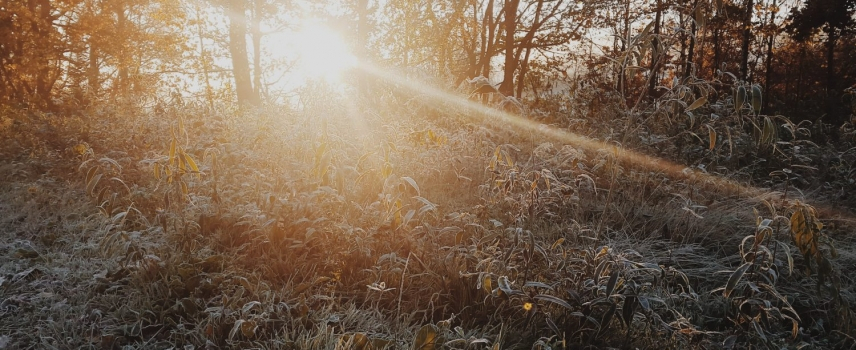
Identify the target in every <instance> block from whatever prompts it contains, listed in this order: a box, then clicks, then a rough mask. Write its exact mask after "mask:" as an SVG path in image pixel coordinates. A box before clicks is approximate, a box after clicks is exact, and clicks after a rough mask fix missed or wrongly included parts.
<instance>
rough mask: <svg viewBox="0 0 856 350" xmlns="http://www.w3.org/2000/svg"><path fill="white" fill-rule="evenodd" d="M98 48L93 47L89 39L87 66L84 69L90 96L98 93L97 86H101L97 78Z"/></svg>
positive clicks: (93, 44)
mask: <svg viewBox="0 0 856 350" xmlns="http://www.w3.org/2000/svg"><path fill="white" fill-rule="evenodd" d="M98 75H99V72H98V49H97V48H96V47H95V43H93V42H92V40H91V39H90V41H89V67H88V69H87V71H86V80H87V83H88V84H89V93H90V94H92V96H93V97H94V96H96V95H97V94H98V88H100V87H101V82H100V81H99V79H98Z"/></svg>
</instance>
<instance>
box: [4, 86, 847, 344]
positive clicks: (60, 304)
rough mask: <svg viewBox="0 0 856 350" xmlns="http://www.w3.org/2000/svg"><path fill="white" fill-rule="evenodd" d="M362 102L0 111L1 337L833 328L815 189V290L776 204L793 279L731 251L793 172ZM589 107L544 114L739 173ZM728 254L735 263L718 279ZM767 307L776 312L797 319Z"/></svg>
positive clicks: (536, 340) (707, 337)
mask: <svg viewBox="0 0 856 350" xmlns="http://www.w3.org/2000/svg"><path fill="white" fill-rule="evenodd" d="M327 97H329V96H327ZM376 100H379V101H381V102H378V101H375V102H372V103H356V102H348V100H346V99H342V100H341V101H338V100H337V101H327V100H320V99H319V100H316V101H314V102H313V103H307V107H306V108H305V109H304V110H301V111H290V110H283V109H274V108H270V109H265V110H260V111H256V112H251V113H238V112H235V111H230V110H220V111H210V110H203V109H196V108H192V107H185V106H175V107H173V108H170V109H169V110H167V111H166V112H165V113H164V114H162V115H154V114H152V113H148V112H136V113H130V112H128V111H117V110H110V109H104V110H100V111H89V112H87V113H86V114H85V115H87V116H88V117H87V118H74V117H62V118H61V117H55V116H54V117H51V116H41V115H31V114H26V113H23V112H20V113H18V112H16V113H10V114H9V117H8V118H9V119H10V120H13V122H11V123H4V124H2V125H4V129H2V130H0V133H2V134H3V137H8V138H7V139H8V140H9V141H8V142H4V144H3V145H2V147H3V148H2V149H0V150H2V152H3V154H4V156H3V158H2V159H3V162H2V164H0V176H2V178H3V179H6V180H5V181H3V182H2V184H0V185H2V191H0V193H2V200H0V230H2V232H3V236H4V237H3V240H2V242H4V243H3V245H2V249H0V254H2V258H0V259H2V260H0V261H2V272H0V278H2V280H0V282H2V283H0V291H2V307H0V313H2V314H0V316H2V317H0V344H3V346H5V347H7V348H59V349H64V348H95V349H112V348H139V349H149V348H170V347H189V346H193V347H195V348H272V349H277V348H284V349H340V348H358V349H370V348H382V347H384V346H388V347H391V348H411V346H413V345H414V343H417V344H425V342H426V340H425V339H426V338H430V337H432V336H436V337H437V338H438V339H439V340H440V341H441V342H439V343H438V346H437V348H440V345H439V344H442V347H443V348H454V349H471V348H503V349H504V348H563V347H566V348H602V347H613V348H654V347H660V348H671V349H685V348H699V349H701V348H729V346H730V345H733V344H736V347H737V348H743V347H761V348H764V347H776V348H781V347H794V348H795V347H802V346H810V347H815V348H829V347H838V348H848V347H852V346H853V345H854V342H853V338H852V337H853V336H854V333H853V329H854V328H853V321H852V318H848V317H851V315H852V311H853V310H852V308H851V307H850V306H848V305H854V302H856V296H854V295H853V292H852V286H853V280H852V278H851V277H849V276H847V273H846V271H847V270H848V269H849V268H850V266H853V263H854V256H853V253H852V251H853V249H852V247H853V244H854V239H853V238H852V237H851V236H850V235H847V234H845V233H844V232H847V230H848V229H849V227H851V226H850V224H849V223H848V221H847V220H846V218H848V217H852V216H851V214H850V212H849V210H847V209H842V208H840V207H839V208H835V211H832V210H831V209H828V208H827V207H826V206H824V205H820V204H818V205H817V206H818V208H819V212H820V216H821V217H820V218H821V219H823V220H825V221H826V222H827V223H829V224H832V225H827V228H826V229H825V231H823V232H826V233H827V234H828V236H830V237H831V238H832V239H833V240H834V241H835V245H836V247H837V248H838V251H839V252H840V257H839V258H838V259H832V260H830V261H831V262H832V263H831V264H832V265H831V266H832V267H833V269H832V270H830V271H827V274H826V275H825V276H826V277H827V282H831V283H826V284H825V285H824V286H823V288H821V289H822V293H817V292H816V290H817V289H818V288H817V281H818V279H817V276H818V275H817V272H813V273H811V274H806V273H805V272H803V266H805V262H804V261H803V258H802V256H800V254H799V253H798V250H797V248H796V247H795V246H793V243H792V242H791V239H790V233H789V231H788V225H787V224H786V223H785V222H786V218H785V219H784V221H782V220H783V219H777V220H779V221H776V222H778V223H779V225H775V224H774V225H772V227H773V228H771V230H773V231H771V232H773V234H772V235H770V236H767V237H768V238H767V239H765V240H763V241H762V242H761V243H760V244H761V245H763V246H764V247H763V248H757V249H766V247H768V246H769V247H770V248H771V249H770V250H771V251H772V250H773V249H776V248H774V247H775V246H780V245H781V244H779V243H777V242H782V244H784V245H789V246H790V247H791V248H790V251H791V252H793V254H792V256H793V258H794V260H795V264H796V266H795V269H794V272H793V273H792V274H788V273H787V270H788V263H787V259H786V258H785V255H784V253H779V250H776V252H777V253H776V254H775V255H772V257H771V259H772V260H770V262H769V263H767V262H762V261H761V260H759V259H760V258H757V256H758V255H751V256H749V257H748V258H747V255H743V256H741V254H740V251H741V250H740V248H739V247H740V246H741V242H742V241H743V240H744V237H746V236H750V235H754V234H756V233H757V232H760V231H759V224H758V222H756V215H760V216H762V217H763V218H771V219H772V218H773V217H774V216H775V215H780V216H788V215H789V213H790V211H789V210H790V209H789V208H790V207H789V205H790V204H791V203H792V199H793V198H794V195H795V193H798V192H795V191H794V190H793V189H792V187H788V188H789V189H791V191H790V192H789V194H788V195H787V197H785V194H784V193H779V192H773V191H765V190H757V189H756V190H753V191H747V192H743V193H741V192H740V191H736V190H734V187H727V186H722V185H721V183H718V182H715V181H710V180H709V179H710V177H704V176H692V175H688V176H678V177H676V176H673V174H671V173H669V172H667V171H662V172H658V171H652V170H651V169H646V168H640V167H638V166H635V165H634V164H633V163H632V162H629V161H627V159H626V158H622V157H620V156H619V154H618V153H617V152H620V151H619V150H617V149H612V150H610V149H607V150H593V149H586V148H584V147H581V146H579V145H570V144H562V143H559V142H556V141H555V140H549V139H545V138H541V137H540V136H539V135H537V134H535V133H532V132H526V133H520V132H519V131H517V130H515V128H514V127H511V126H508V125H502V124H497V123H493V122H486V121H479V120H478V119H477V118H470V117H469V116H468V114H467V113H469V112H467V111H463V110H461V109H459V108H457V107H454V106H453V105H447V104H443V103H433V102H432V101H428V100H425V101H423V100H420V97H419V96H416V97H413V96H409V97H408V99H407V100H399V99H397V97H396V96H395V95H392V94H390V95H380V96H379V97H378V98H377V99H376ZM604 101H606V102H602V103H606V104H609V103H611V102H609V100H608V99H607V100H604ZM310 102H312V101H311V100H310ZM402 106H406V107H404V108H402ZM426 106H430V107H426ZM610 106H611V107H609V106H606V107H603V106H601V107H603V108H601V107H598V106H580V105H570V106H569V108H568V109H567V110H566V112H562V113H567V114H562V113H559V112H556V113H554V114H552V115H551V116H550V118H548V119H549V120H550V121H551V122H553V123H554V124H555V125H557V126H560V127H569V126H570V127H573V130H575V131H576V132H578V133H582V134H585V135H588V136H592V137H598V138H601V139H610V140H622V142H623V144H622V145H623V146H625V147H632V148H635V149H639V150H645V151H646V152H650V153H656V154H657V155H659V156H662V157H666V158H670V159H672V160H673V161H676V162H684V161H687V160H689V163H693V164H695V163H694V162H697V161H700V162H701V163H702V164H708V165H709V167H708V168H709V169H716V171H717V172H720V175H722V176H724V177H731V176H733V177H735V178H740V179H741V180H743V181H759V178H758V177H757V176H756V175H755V173H754V172H756V171H760V170H759V169H756V168H751V167H750V168H746V167H742V168H741V170H740V171H737V170H735V171H734V172H730V173H729V172H728V167H729V166H732V165H734V166H738V165H741V163H740V162H739V161H735V160H731V158H726V157H725V155H724V154H718V155H717V154H713V153H710V152H709V153H704V152H702V151H699V150H696V149H695V146H692V147H689V146H680V143H681V142H685V143H686V142H689V141H691V140H696V139H695V138H693V137H691V136H690V135H689V134H687V133H686V132H684V131H680V130H679V131H676V130H675V129H674V128H673V127H669V126H668V125H672V124H668V123H666V122H665V121H662V120H660V121H658V120H657V118H667V117H668V115H666V116H661V115H660V114H656V113H659V112H656V111H655V112H652V113H655V114H652V115H654V117H651V118H648V119H644V118H636V119H633V120H636V121H635V122H634V123H638V124H636V125H627V122H625V121H624V120H625V119H624V118H625V117H627V112H624V110H623V109H622V108H621V107H620V106H615V105H610ZM607 107H609V108H607ZM586 108H590V109H596V110H600V111H603V114H600V115H595V114H593V112H592V110H588V109H586ZM608 111H612V112H608ZM631 114H632V113H631ZM598 118H599V119H598ZM697 127H699V128H702V129H699V130H708V129H707V128H706V127H704V126H700V125H699V126H697ZM715 127H716V128H725V127H731V128H732V129H730V130H729V131H730V132H734V133H735V135H734V138H735V139H740V138H741V137H742V138H743V139H742V140H744V141H741V142H744V143H742V144H743V145H744V146H743V147H745V148H746V149H745V150H744V149H739V150H740V151H741V152H743V153H741V155H742V156H746V157H748V156H749V155H752V154H754V153H753V152H762V151H752V150H751V149H752V148H751V143H752V141H751V135H749V134H747V133H742V134H740V133H741V131H739V126H736V125H726V124H725V123H723V124H721V125H720V124H716V125H715ZM655 130H656V131H655ZM690 130H693V131H694V132H700V131H699V130H696V129H690ZM723 130H725V129H719V132H720V134H722V133H724V131H723ZM129 135H131V136H130V137H129ZM29 136H32V137H29ZM646 140H648V141H646ZM650 140H657V141H650ZM746 140H748V141H746ZM693 142H695V141H693ZM676 144H678V145H679V146H675V145H676ZM740 144H741V143H739V142H736V141H735V145H738V146H736V147H738V148H739V145H740ZM78 145H81V146H78ZM173 145H174V146H173ZM705 147H707V145H704V144H702V145H701V148H702V150H703V149H704V148H705ZM722 147H724V146H722ZM171 149H174V151H171ZM658 149H659V151H658ZM694 152H695V153H694ZM693 157H695V158H693ZM188 159H189V160H188ZM155 164H157V165H155ZM196 169H198V173H197V171H196ZM711 172H712V173H713V171H711ZM747 177H748V178H747ZM773 184H775V185H776V186H780V185H781V182H775V183H773ZM819 193H825V192H819ZM800 199H802V200H804V201H808V202H810V203H817V202H812V201H813V200H814V199H815V198H813V197H811V196H809V197H803V198H800ZM765 203H769V204H771V205H773V207H774V211H775V212H773V213H771V212H770V210H769V209H768V208H767V205H766V204H765ZM753 208H754V209H757V210H758V214H755V213H754V212H753ZM826 215H830V216H826ZM832 215H836V216H832ZM839 218H843V219H842V220H838V219H839ZM747 246H748V245H747ZM778 249H783V248H778ZM829 253H830V252H829V250H828V249H826V248H824V250H822V251H821V254H827V255H828V254H829ZM827 255H824V256H827ZM746 259H756V260H752V261H754V264H753V265H752V266H753V267H752V268H751V269H748V268H747V269H746V270H744V271H746V273H745V275H741V276H739V277H741V278H739V279H738V280H737V281H735V284H734V285H730V284H729V280H730V279H732V276H734V275H735V274H734V273H733V271H735V270H738V267H740V266H741V265H742V264H743V263H744V261H747V260H746ZM764 261H767V260H764ZM771 270H772V271H774V272H773V273H775V279H774V280H773V281H770V280H769V278H770V277H765V276H769V274H770V272H769V271H771ZM842 272H843V273H842ZM765 278H766V280H765ZM836 278H837V279H836ZM836 282H837V284H835V283H836ZM763 285H771V286H772V288H773V290H774V291H775V293H774V292H771V291H769V290H768V289H763V288H766V287H763ZM759 286H761V287H759ZM718 288H720V289H718ZM721 288H724V289H726V290H728V292H729V293H731V295H730V296H729V297H724V296H723V289H721ZM762 289H763V290H762ZM776 293H778V294H780V296H782V297H781V298H779V297H778V296H777V295H776ZM750 300H751V302H749V303H743V304H740V303H742V302H743V301H750ZM765 303H766V304H765ZM788 307H790V308H791V309H792V310H794V312H795V313H796V315H795V316H796V317H794V315H792V313H791V311H789V310H791V309H788ZM845 311H846V312H845ZM782 315H785V316H788V317H791V318H794V319H795V318H799V322H798V327H799V328H798V329H797V331H796V333H795V336H796V338H794V334H792V333H791V331H792V324H791V323H790V321H789V318H787V317H783V316H782ZM0 348H2V346H0Z"/></svg>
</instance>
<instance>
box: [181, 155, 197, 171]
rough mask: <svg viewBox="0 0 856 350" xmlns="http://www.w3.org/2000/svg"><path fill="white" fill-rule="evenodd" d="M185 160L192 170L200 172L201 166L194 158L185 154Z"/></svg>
mask: <svg viewBox="0 0 856 350" xmlns="http://www.w3.org/2000/svg"><path fill="white" fill-rule="evenodd" d="M184 160H186V161H187V166H189V167H190V170H193V171H194V172H196V173H199V167H198V166H196V161H195V160H193V158H191V157H190V155H188V154H185V155H184Z"/></svg>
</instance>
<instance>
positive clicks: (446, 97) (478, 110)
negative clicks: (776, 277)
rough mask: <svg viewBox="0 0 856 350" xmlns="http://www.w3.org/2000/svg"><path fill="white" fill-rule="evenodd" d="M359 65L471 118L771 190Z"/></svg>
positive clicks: (688, 175)
mask: <svg viewBox="0 0 856 350" xmlns="http://www.w3.org/2000/svg"><path fill="white" fill-rule="evenodd" d="M357 68H358V69H360V70H362V71H364V72H366V73H368V74H371V75H372V76H375V77H378V78H380V79H384V80H387V81H389V82H392V83H395V84H398V85H401V86H403V87H406V88H408V89H410V90H413V91H417V92H419V93H421V94H424V95H425V96H427V97H429V98H430V99H433V100H436V101H443V102H447V103H451V104H453V105H455V106H457V107H460V108H463V109H465V110H467V111H468V112H470V113H463V115H466V116H469V117H470V118H481V119H482V120H488V121H491V122H494V123H496V122H499V123H504V124H507V125H512V126H514V127H516V128H518V129H519V130H522V131H527V132H531V133H534V134H538V135H541V136H543V137H544V139H545V141H548V140H549V141H554V142H562V143H566V144H569V145H572V146H575V147H579V148H582V149H587V150H592V151H596V150H614V152H613V153H614V154H615V156H616V158H617V159H619V160H620V161H623V162H626V163H630V164H634V165H636V166H638V167H640V168H642V169H645V170H648V171H658V172H663V173H664V174H666V175H669V176H672V177H674V178H676V179H684V180H688V181H691V182H695V183H712V184H714V185H716V186H719V187H720V188H722V189H724V190H727V191H730V192H732V193H739V194H740V195H742V196H744V197H748V198H752V197H759V196H762V195H764V194H769V191H763V190H761V189H758V188H755V187H751V186H746V185H743V184H740V183H739V182H736V181H734V180H731V179H726V178H722V177H719V176H716V175H711V174H709V173H706V172H703V171H696V170H693V169H691V168H689V167H687V166H685V165H680V164H677V163H673V162H670V161H668V160H665V159H662V158H657V157H652V156H649V155H646V154H643V153H639V152H636V151H633V150H629V149H626V148H623V147H621V146H617V145H614V144H609V143H606V142H602V141H598V140H595V139H592V138H589V137H586V136H583V135H579V134H576V133H573V132H570V131H567V130H563V129H559V128H556V127H552V126H549V125H546V124H542V123H538V122H535V121H532V120H529V119H526V118H524V117H521V116H519V115H515V114H511V113H507V112H504V111H501V110H497V109H495V108H491V107H488V106H485V105H484V104H481V103H478V102H474V101H470V100H468V99H466V98H463V97H462V96H459V95H456V94H453V93H449V92H447V91H444V90H442V89H438V88H435V87H432V86H431V85H430V84H427V83H425V82H422V81H414V80H412V78H405V77H404V76H403V75H400V74H396V73H394V72H390V71H388V70H383V69H380V68H377V67H374V66H372V65H369V64H365V63H360V64H359V65H358V66H357Z"/></svg>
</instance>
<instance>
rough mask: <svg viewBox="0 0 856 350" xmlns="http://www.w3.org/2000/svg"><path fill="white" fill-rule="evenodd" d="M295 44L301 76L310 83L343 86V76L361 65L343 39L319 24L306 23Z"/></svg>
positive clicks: (301, 28) (309, 21) (297, 33)
mask: <svg viewBox="0 0 856 350" xmlns="http://www.w3.org/2000/svg"><path fill="white" fill-rule="evenodd" d="M294 40H295V45H294V48H295V50H296V52H295V54H296V55H297V56H298V57H297V69H298V73H300V74H301V75H303V76H305V77H306V78H307V79H323V80H325V81H327V82H330V83H333V82H339V81H340V80H341V77H342V74H343V73H344V72H345V71H347V70H348V69H351V68H353V67H354V66H355V65H356V64H357V58H356V56H354V55H353V54H352V53H351V52H350V50H349V48H348V44H347V43H345V40H344V39H342V36H341V35H339V33H337V32H336V31H334V30H333V29H331V28H330V27H328V26H325V25H324V24H323V23H320V22H319V21H314V20H306V21H303V25H302V26H301V27H300V29H299V30H298V31H297V32H295V33H294Z"/></svg>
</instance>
